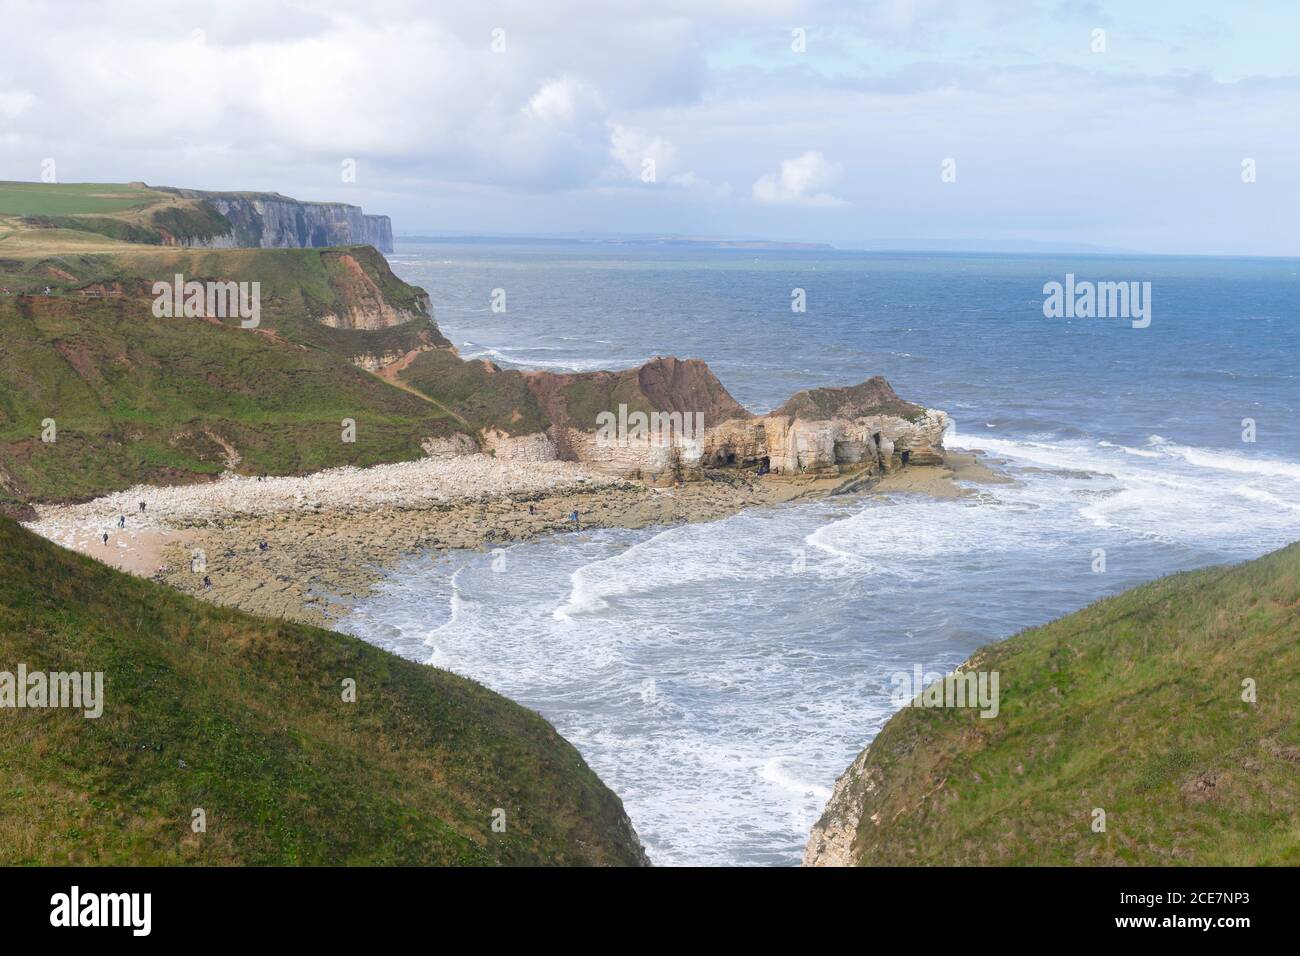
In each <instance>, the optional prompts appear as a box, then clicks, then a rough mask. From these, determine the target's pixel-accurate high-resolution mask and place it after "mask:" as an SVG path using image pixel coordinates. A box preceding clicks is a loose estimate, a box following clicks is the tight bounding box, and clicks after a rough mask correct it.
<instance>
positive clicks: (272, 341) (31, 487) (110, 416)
mask: <svg viewBox="0 0 1300 956" xmlns="http://www.w3.org/2000/svg"><path fill="white" fill-rule="evenodd" d="M51 235H64V232H63V230H53V231H52V233H51ZM47 238H48V237H47ZM5 249H6V247H5V245H4V243H0V287H3V288H7V289H8V290H9V291H10V294H0V505H2V504H4V503H6V502H7V503H8V506H9V507H10V508H11V509H12V508H13V507H14V506H16V505H18V504H20V503H22V502H26V501H30V500H33V499H47V500H48V499H58V498H72V497H82V496H88V495H96V494H103V493H106V492H110V491H114V490H119V489H121V488H125V487H128V486H130V485H132V484H135V483H137V482H161V483H171V482H176V481H192V480H202V479H204V478H206V477H211V476H214V475H216V474H219V473H220V472H221V471H222V470H223V469H225V468H228V467H233V468H234V469H235V470H237V471H240V472H243V473H245V474H253V473H262V472H266V473H270V474H287V473H296V472H307V471H312V470H316V469H320V468H326V467H333V466H337V465H344V464H352V465H358V466H364V465H369V464H375V463H379V462H386V461H400V460H409V459H412V458H418V457H420V456H421V455H422V454H423V452H422V451H421V442H422V441H424V440H425V439H427V438H431V437H436V436H440V435H445V434H449V433H451V432H454V431H460V430H464V429H465V428H466V427H467V426H465V425H464V424H463V422H461V421H460V420H459V418H458V416H456V415H454V414H452V413H449V412H448V410H447V409H446V408H445V407H444V406H443V405H441V404H439V403H438V402H437V401H436V400H433V399H431V398H429V397H427V396H420V395H418V394H415V393H413V392H412V391H409V390H404V389H401V388H397V387H394V386H393V384H391V383H389V382H386V381H384V380H383V379H381V378H379V377H377V376H375V375H373V374H371V373H369V372H367V371H365V370H364V369H363V368H361V367H358V365H362V364H366V363H367V362H368V361H369V362H374V361H376V360H378V359H383V358H386V359H390V360H391V359H392V357H394V356H401V355H403V354H406V353H408V352H411V351H414V350H418V349H431V348H446V347H447V346H448V344H449V343H447V341H446V339H444V338H443V337H442V335H441V334H440V333H439V332H438V329H437V326H436V325H434V323H433V321H432V319H431V318H430V317H429V314H428V311H427V300H426V299H425V297H424V293H423V292H422V291H421V290H420V289H418V288H416V287H414V286H409V285H407V284H406V283H404V282H402V281H401V280H400V279H398V278H397V277H396V276H394V275H393V274H392V272H391V270H390V269H389V268H388V264H387V262H386V261H385V260H384V258H383V256H381V255H380V254H379V253H378V252H376V251H375V250H373V249H371V248H369V247H365V246H357V247H342V248H333V249H221V250H208V249H187V248H168V247H156V246H138V245H132V244H128V243H120V244H117V245H115V246H111V247H106V248H104V249H95V250H90V249H82V248H81V247H80V246H75V245H74V246H71V247H65V246H60V245H59V244H58V243H55V246H54V247H53V248H48V249H40V248H36V249H28V250H27V253H28V254H24V255H22V256H18V257H15V258H4V255H5ZM76 249H80V250H81V251H75V250H76ZM176 273H181V274H182V275H184V276H185V278H186V279H187V280H198V281H200V282H206V281H214V282H224V281H245V282H250V283H251V282H258V283H260V290H261V318H260V324H259V325H258V326H257V328H255V329H244V328H241V327H240V318H239V317H238V316H233V317H227V318H222V319H217V318H212V317H209V318H202V317H200V318H183V317H182V318H157V317H155V316H154V314H153V309H152V306H153V299H154V296H153V293H152V288H153V283H154V282H158V281H171V277H172V276H174V275H175V274H176ZM46 286H48V287H49V288H50V294H49V295H46V294H45V291H44V290H45V287H46ZM83 292H86V293H89V294H88V295H83V294H82V293H83ZM344 419H352V420H353V421H355V422H356V433H355V437H356V440H355V442H351V443H346V442H344V441H342V434H343V431H342V424H341V423H342V421H343V420H344ZM47 420H48V421H52V422H53V423H54V428H55V433H54V436H55V438H56V440H55V441H53V442H50V441H44V440H42V439H43V437H45V434H44V433H45V431H46V428H45V425H44V423H46V422H47Z"/></svg>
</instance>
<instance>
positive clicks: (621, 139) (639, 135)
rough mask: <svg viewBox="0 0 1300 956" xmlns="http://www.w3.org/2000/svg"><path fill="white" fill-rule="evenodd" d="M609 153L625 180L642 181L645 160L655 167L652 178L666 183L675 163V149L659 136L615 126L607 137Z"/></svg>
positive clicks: (618, 125)
mask: <svg viewBox="0 0 1300 956" xmlns="http://www.w3.org/2000/svg"><path fill="white" fill-rule="evenodd" d="M609 154H610V155H611V156H613V157H614V160H615V161H616V162H617V163H618V165H619V167H620V169H621V171H622V172H623V173H625V174H626V175H627V176H628V177H630V178H632V179H636V180H641V174H642V171H643V170H644V169H645V168H646V163H647V161H649V162H652V163H653V164H654V170H655V179H656V181H658V180H661V179H663V180H666V179H667V178H668V177H669V176H671V175H672V172H673V167H674V164H675V163H676V161H677V147H676V146H674V145H673V144H672V143H671V142H669V141H668V140H666V139H664V138H663V137H662V136H653V135H651V134H649V133H646V132H643V131H642V130H638V129H631V128H630V127H627V126H624V125H622V124H621V123H615V124H614V126H613V128H612V129H611V130H610V134H609Z"/></svg>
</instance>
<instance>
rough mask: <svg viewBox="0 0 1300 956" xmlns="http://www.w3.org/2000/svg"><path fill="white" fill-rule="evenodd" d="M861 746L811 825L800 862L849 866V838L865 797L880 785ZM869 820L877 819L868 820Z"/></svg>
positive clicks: (877, 775)
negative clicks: (818, 816)
mask: <svg viewBox="0 0 1300 956" xmlns="http://www.w3.org/2000/svg"><path fill="white" fill-rule="evenodd" d="M868 753H869V751H868V750H863V751H862V752H861V753H860V754H858V756H857V759H855V760H854V761H853V763H852V764H851V765H850V766H849V769H848V770H845V771H844V773H842V774H840V778H839V779H838V780H836V781H835V787H834V789H833V790H831V798H830V800H828V801H827V803H826V809H825V810H824V811H822V815H821V817H820V818H819V819H818V821H817V822H816V824H814V825H813V828H812V832H811V833H810V834H809V836H808V843H807V844H806V845H805V846H804V851H803V865H804V866H853V865H854V861H853V838H854V837H855V836H856V835H857V832H858V822H859V821H860V820H861V819H862V814H863V811H864V809H865V807H866V801H867V797H868V796H870V795H871V794H873V793H875V792H876V790H877V789H878V788H879V786H880V772H879V770H878V768H874V767H873V768H871V769H870V770H869V769H868V767H867V756H868ZM872 822H873V823H875V822H878V821H877V820H874V819H873V820H872Z"/></svg>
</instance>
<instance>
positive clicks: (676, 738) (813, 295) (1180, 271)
mask: <svg viewBox="0 0 1300 956" xmlns="http://www.w3.org/2000/svg"><path fill="white" fill-rule="evenodd" d="M390 261H391V262H392V265H393V268H394V270H395V271H396V272H397V273H398V274H399V275H400V276H401V277H402V278H404V279H406V280H408V281H410V282H413V283H416V284H418V285H420V286H422V287H424V288H425V289H426V290H428V292H429V294H430V296H431V298H432V301H433V304H434V309H435V314H436V318H437V321H438V324H439V326H440V327H441V328H442V330H443V332H444V334H446V335H447V336H448V337H449V338H450V339H451V340H452V341H453V342H454V343H455V344H456V346H457V348H459V349H460V352H461V354H462V355H463V356H465V357H467V358H474V357H481V358H487V359H490V360H491V361H494V362H496V363H498V364H500V365H502V366H504V367H511V368H521V369H553V370H590V369H601V368H622V367H627V366H633V365H637V364H639V363H641V362H644V361H646V360H647V359H649V358H651V357H653V356H656V355H676V356H679V357H696V358H701V359H705V360H706V361H708V363H709V365H710V366H711V367H712V368H713V370H714V371H715V372H716V373H717V375H718V376H719V377H720V378H721V380H722V381H723V383H724V384H725V385H726V386H727V388H728V389H729V390H730V391H731V393H732V394H733V395H734V396H735V397H736V398H737V399H738V400H739V401H741V402H742V403H743V404H745V405H746V406H747V407H749V408H750V409H752V410H754V411H756V412H761V411H764V410H767V409H770V408H772V407H774V406H776V405H778V404H780V403H781V402H782V401H784V400H785V399H786V398H787V397H789V396H790V395H791V394H792V393H794V392H795V391H797V390H799V389H802V388H809V387H814V386H821V385H846V384H852V383H856V382H860V381H862V380H863V379H866V378H868V377H869V376H871V375H877V374H880V375H884V376H886V377H887V378H888V379H889V381H890V382H891V383H892V384H893V385H894V387H895V388H896V390H897V391H898V392H899V394H901V395H902V396H903V397H904V398H907V399H910V400H912V401H915V402H917V403H920V404H924V405H927V406H929V407H932V408H940V409H943V410H945V411H947V412H948V413H949V414H950V415H951V416H952V418H953V420H954V423H955V429H954V431H953V433H952V434H950V435H949V436H948V444H949V446H950V447H954V448H964V449H979V450H982V451H984V452H985V453H986V454H987V455H988V456H989V457H990V458H992V459H995V460H997V461H1000V462H1004V464H1001V465H999V466H998V467H999V468H1001V469H1002V470H1003V471H1005V472H1006V473H1007V474H1008V475H1009V476H1010V477H1012V478H1014V479H1015V481H1014V483H1012V484H1002V485H982V486H979V487H978V489H977V491H978V494H976V495H974V496H972V497H968V498H963V499H960V500H956V501H935V500H930V499H926V498H922V497H919V496H915V495H903V494H899V495H894V496H891V497H888V498H879V497H870V498H867V497H862V498H848V499H844V498H841V499H836V500H833V501H824V502H817V503H810V504H791V505H786V506H781V507H775V508H764V509H755V510H752V511H748V512H745V513H742V514H739V515H735V516H733V517H730V518H726V519H723V520H720V521H716V522H711V523H705V524H697V525H689V526H678V527H670V528H654V529H644V530H640V531H620V530H597V531H594V532H582V533H578V534H567V535H562V536H557V537H553V538H547V539H541V540H537V541H532V542H529V543H524V544H517V545H514V546H512V547H509V548H505V549H503V550H502V551H500V552H497V553H480V552H474V553H455V554H451V555H447V556H444V557H442V558H440V559H439V560H437V561H434V562H430V561H429V560H427V558H426V559H423V560H412V561H411V562H410V563H409V564H408V565H406V566H403V567H400V568H397V569H395V570H394V571H393V572H392V573H391V575H390V576H389V577H388V578H387V580H386V581H385V582H384V584H383V585H382V587H381V588H380V590H379V592H378V593H377V594H376V595H375V596H374V597H373V599H371V600H369V601H367V602H366V603H365V604H364V605H362V606H361V607H359V608H358V609H357V610H356V611H355V613H354V614H353V615H352V616H351V617H350V618H349V619H348V620H347V621H346V622H345V627H346V629H348V630H350V631H351V632H352V633H355V634H357V635H359V636H361V637H364V638H366V639H367V640H370V641H372V642H374V643H376V644H379V645H381V646H384V647H386V648H389V649H390V650H393V651H395V652H397V653H400V654H402V655H404V656H407V657H410V658H412V659H415V660H421V661H428V662H430V663H433V664H435V665H437V666H440V667H446V668H449V669H451V670H454V671H456V672H458V673H461V674H465V675H468V676H470V677H473V678H475V679H477V680H479V681H481V682H483V683H484V684H486V685H487V686H489V687H491V688H493V689H495V690H497V691H500V692H501V693H503V694H505V695H506V696H508V697H510V698H512V699H514V700H516V701H519V702H520V703H522V704H524V705H526V706H528V707H532V708H534V709H536V710H538V711H539V712H541V713H542V714H543V715H544V716H545V717H546V718H547V719H548V720H550V721H551V723H553V724H554V725H555V727H556V728H557V730H558V731H559V732H560V733H561V734H562V735H564V736H565V737H566V738H567V739H568V740H569V741H571V742H572V743H573V744H574V745H575V746H576V747H577V748H578V749H579V750H580V751H581V752H582V754H583V756H584V757H585V759H586V760H587V762H588V763H589V764H590V765H591V766H592V768H593V769H594V770H595V771H596V772H597V773H598V774H599V775H600V777H601V779H602V780H604V781H605V783H606V784H608V785H609V786H610V787H611V788H612V789H613V790H614V791H615V792H617V793H618V794H619V796H620V797H622V799H623V801H624V804H625V806H626V808H627V810H628V813H629V815H630V816H631V818H632V821H633V823H634V825H635V826H636V829H637V832H638V833H639V834H640V836H641V838H642V840H643V842H644V843H645V844H646V847H647V850H648V852H649V854H650V856H651V859H652V860H653V861H654V862H655V863H656V864H659V865H675V864H723V865H792V864H795V863H797V862H798V861H799V858H800V855H801V852H802V849H803V845H804V842H805V840H806V838H807V834H808V830H809V828H810V827H811V825H812V823H813V822H814V821H815V819H816V817H817V816H818V815H819V814H820V812H821V809H822V807H823V805H824V803H825V801H826V799H827V797H828V796H829V793H830V788H831V786H832V785H833V784H834V781H835V779H836V777H837V776H838V775H839V774H840V773H841V772H842V771H843V770H844V769H845V768H846V767H847V766H848V764H849V763H850V761H852V759H853V758H854V756H855V755H856V754H857V753H858V752H859V751H860V750H861V749H862V748H863V747H864V746H865V745H866V744H867V743H868V742H870V740H871V738H872V737H873V735H874V734H875V733H876V732H877V731H878V730H879V729H880V727H881V726H882V724H883V723H884V721H885V720H887V719H888V718H889V716H890V714H891V713H892V712H893V710H894V709H895V708H894V705H893V704H891V703H890V693H891V690H892V685H891V682H890V678H891V676H892V675H894V674H896V673H898V672H906V673H909V674H910V673H911V672H912V670H913V668H914V667H915V666H918V665H919V666H921V667H922V668H923V669H924V670H925V671H934V672H942V671H946V670H949V669H951V668H952V667H953V666H955V665H956V664H958V663H959V662H961V661H962V660H964V659H965V658H966V657H968V656H969V655H970V653H971V652H972V651H974V650H975V649H976V648H978V647H980V646H981V645H984V644H987V643H989V642H991V641H996V640H999V639H1001V638H1004V637H1007V636H1009V635H1011V634H1014V633H1015V632H1017V631H1019V630H1021V629H1023V628H1025V627H1029V626H1032V625H1035V624H1040V623H1043V622H1045V621H1048V620H1051V619H1052V618H1055V617H1057V616H1059V615H1061V614H1064V613H1067V612H1069V611H1072V610H1075V609H1077V608H1079V607H1082V606H1084V605H1086V604H1088V603H1090V602H1091V601H1094V600H1096V599H1097V598H1100V597H1103V596H1105V595H1108V594H1112V593H1115V592H1117V591H1120V590H1122V589H1124V588H1128V587H1131V586H1132V585H1134V584H1137V583H1139V582H1142V581H1145V580H1149V579H1151V578H1154V577H1158V576H1160V575H1163V574H1167V573H1169V572H1172V571H1176V570H1181V569H1186V568H1193V567H1199V566H1203V565H1207V564H1213V563H1219V562H1225V561H1238V560H1242V559H1245V558H1250V557H1254V556H1257V555H1260V554H1263V553H1265V552H1267V551H1270V550H1273V549H1275V548H1277V547H1279V546H1281V545H1283V544H1286V543H1289V542H1291V541H1294V540H1297V539H1300V420H1298V418H1297V410H1298V409H1297V406H1298V405H1300V261H1297V260H1290V259H1226V258H1225V259H1214V258H1171V257H1138V256H1131V257H1130V256H1082V255H1080V256H1061V255H1051V256H1028V255H1021V256H1009V255H944V254H889V253H852V252H829V251H806V252H803V251H801V252H788V251H750V250H713V249H694V248H681V247H662V248H661V247H638V246H619V245H609V244H577V243H574V244H549V245H548V244H498V245H493V244H487V243H465V244H417V243H400V242H399V245H398V248H397V252H396V254H394V255H392V256H390ZM1067 274H1073V275H1074V276H1075V277H1076V281H1081V280H1092V281H1138V282H1150V283H1151V290H1152V291H1151V306H1152V311H1151V323H1150V325H1149V327H1147V328H1141V329H1139V328H1134V327H1133V326H1132V323H1131V322H1130V321H1128V320H1125V319H1048V318H1045V317H1044V314H1043V300H1044V294H1043V286H1044V284H1045V283H1047V282H1051V281H1057V282H1064V281H1065V276H1066V275H1067ZM494 289H502V290H504V291H505V302H506V311H505V312H504V313H499V312H493V311H492V310H491V307H490V304H491V300H492V295H493V290H494ZM793 289H803V290H805V295H806V302H807V311H806V312H804V313H795V312H792V310H791V293H792V290H793ZM1247 419H1249V420H1251V421H1252V422H1253V438H1254V441H1248V440H1245V438H1249V437H1252V436H1251V435H1250V434H1249V433H1248V431H1247V429H1248V428H1249V423H1248V422H1245V420H1247ZM1098 549H1102V550H1104V552H1105V570H1104V571H1097V570H1095V569H1096V567H1097V561H1096V554H1097V551H1098ZM1014 692H1015V689H1014V687H1003V688H1002V694H1003V696H1004V698H1005V696H1006V695H1008V694H1014Z"/></svg>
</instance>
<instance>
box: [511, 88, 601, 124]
mask: <svg viewBox="0 0 1300 956" xmlns="http://www.w3.org/2000/svg"><path fill="white" fill-rule="evenodd" d="M602 109H603V106H602V104H601V100H600V95H599V94H598V93H597V92H596V91H595V90H593V89H591V87H589V86H587V85H586V84H585V83H583V82H582V81H581V80H577V79H574V78H573V77H571V76H562V77H560V78H559V79H555V80H547V81H546V82H545V83H543V84H542V88H541V89H540V90H538V91H537V93H536V94H534V96H533V98H532V99H531V100H529V101H528V112H529V114H530V115H531V116H533V117H535V118H536V119H539V120H541V121H542V122H545V123H553V124H556V125H563V124H569V123H573V122H574V121H575V120H576V119H577V118H578V116H579V113H594V112H599V111H601V110H602Z"/></svg>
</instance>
